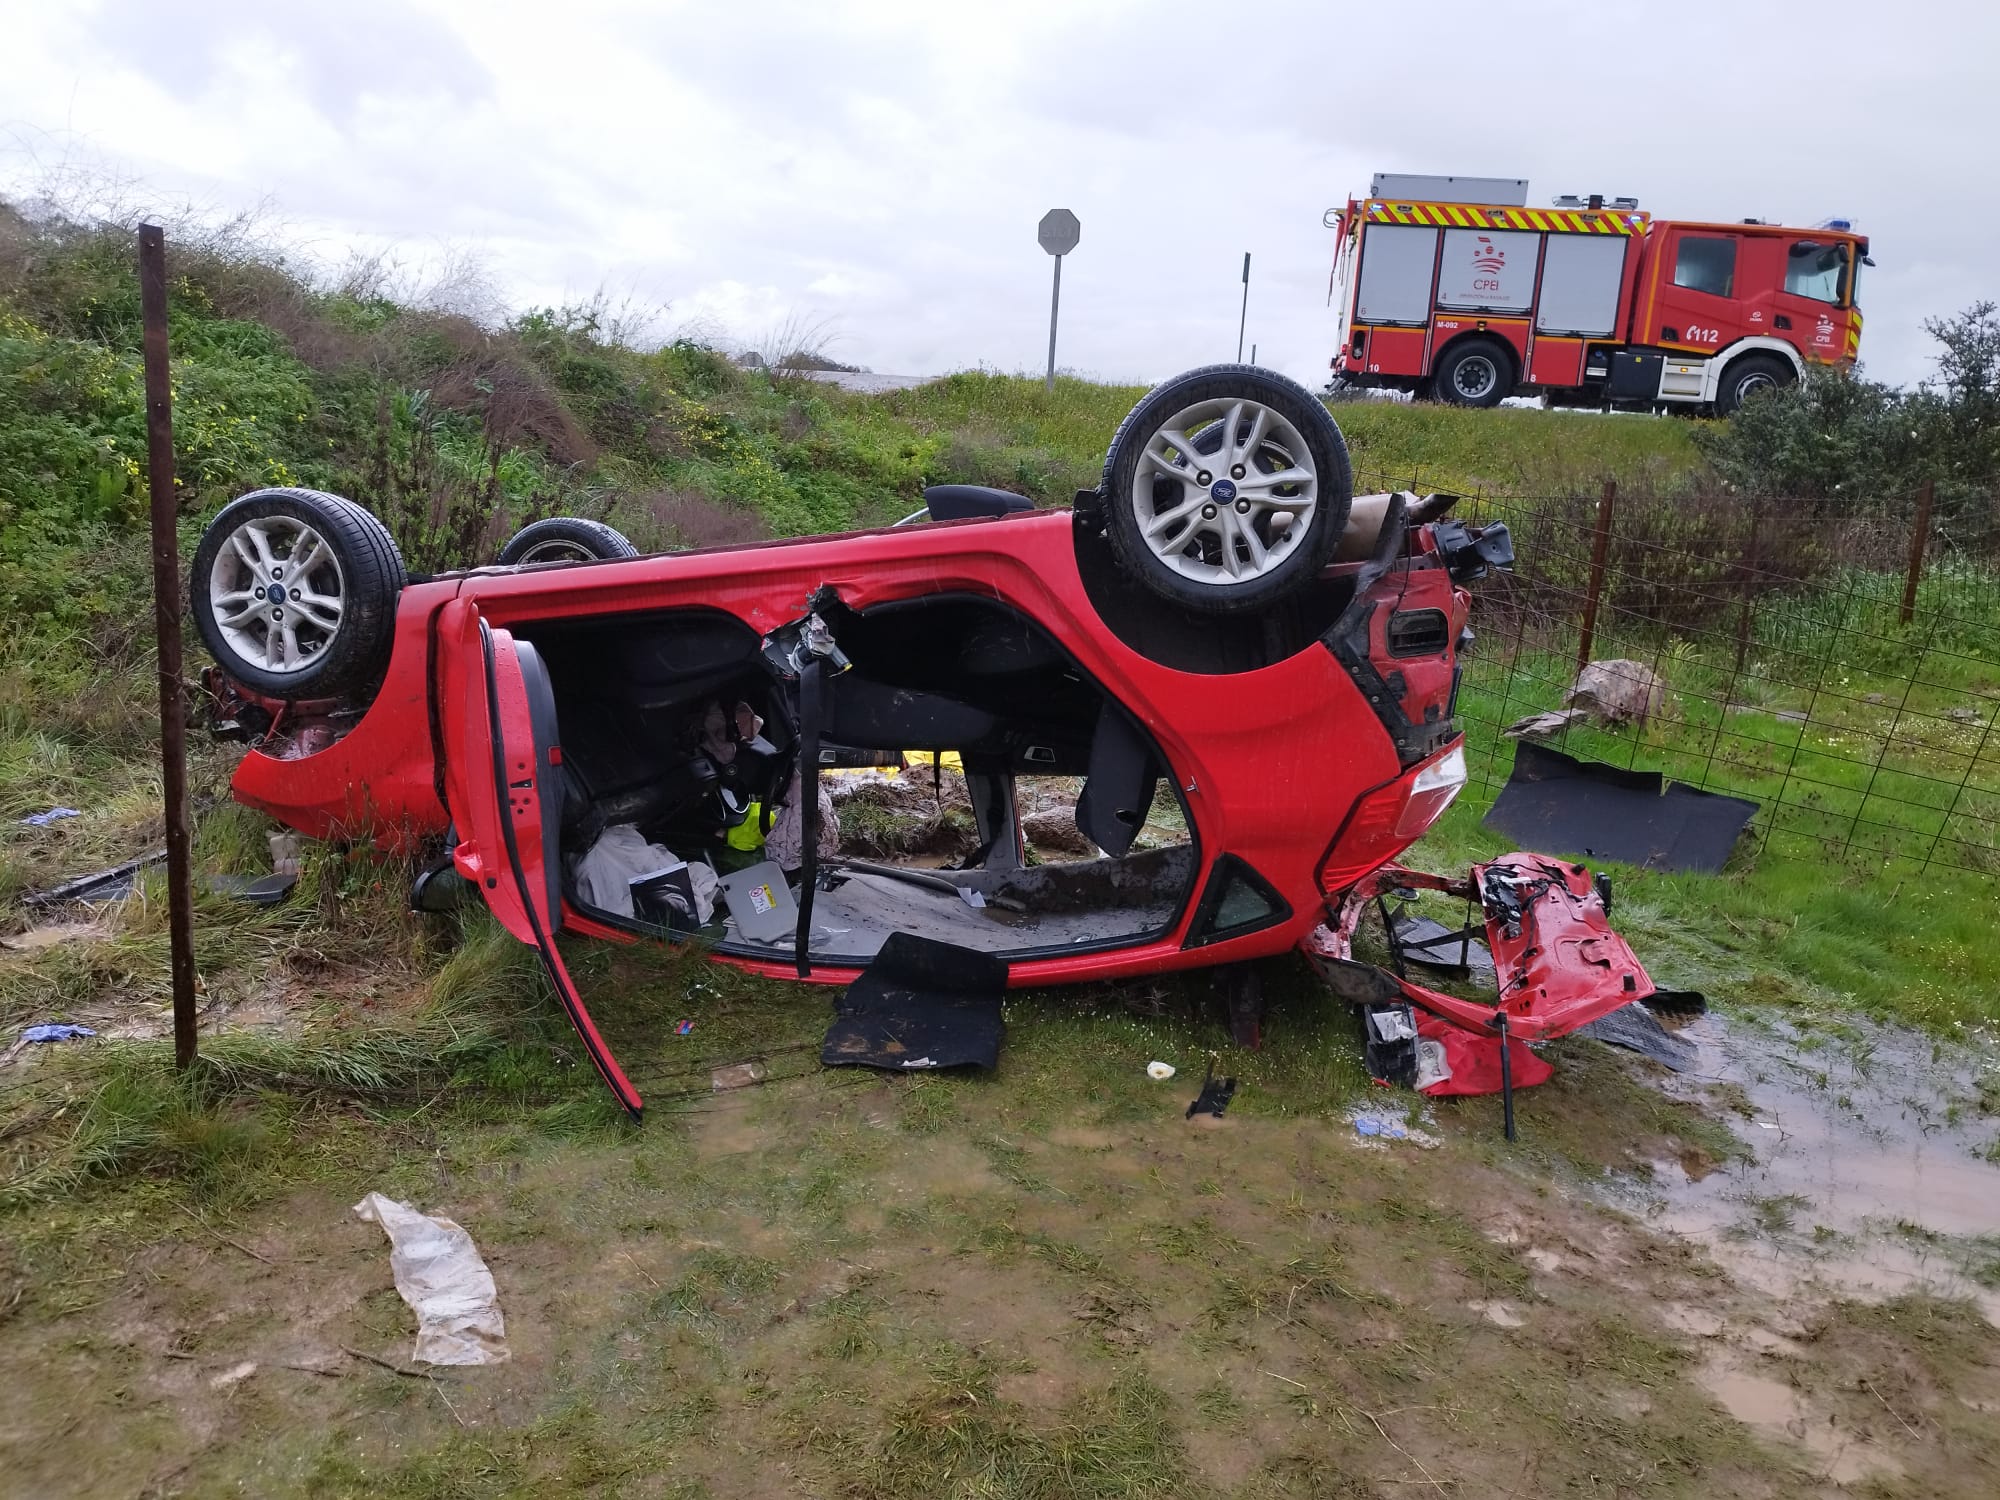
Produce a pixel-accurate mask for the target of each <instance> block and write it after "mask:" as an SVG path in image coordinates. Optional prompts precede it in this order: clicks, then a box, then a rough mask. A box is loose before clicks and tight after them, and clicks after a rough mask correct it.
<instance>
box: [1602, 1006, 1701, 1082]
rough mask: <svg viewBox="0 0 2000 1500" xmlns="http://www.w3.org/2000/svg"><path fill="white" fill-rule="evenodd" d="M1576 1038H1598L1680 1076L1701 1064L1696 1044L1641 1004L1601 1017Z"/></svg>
mask: <svg viewBox="0 0 2000 1500" xmlns="http://www.w3.org/2000/svg"><path fill="white" fill-rule="evenodd" d="M1576 1034H1577V1035H1578V1036H1587V1037H1595V1038H1596V1039H1597V1040H1598V1041H1600V1042H1608V1043H1610V1044H1611V1045H1612V1046H1614V1047H1628V1048H1630V1049H1631V1050H1632V1051H1634V1052H1637V1053H1639V1054H1641V1055H1642V1056H1645V1057H1650V1058H1652V1060H1653V1061H1654V1062H1656V1063H1661V1064H1663V1065H1665V1066H1666V1067H1669V1068H1672V1069H1673V1070H1674V1071H1675V1072H1676V1073H1692V1072H1693V1071H1694V1070H1695V1067H1696V1065H1697V1064H1698V1063H1699V1061H1700V1054H1699V1053H1698V1052H1697V1051H1696V1050H1695V1045H1694V1043H1693V1042H1691V1041H1689V1040H1688V1039H1687V1038H1686V1037H1683V1036H1675V1035H1674V1034H1673V1033H1672V1032H1671V1031H1669V1030H1667V1029H1666V1027H1664V1026H1662V1025H1661V1024H1660V1021H1659V1018H1658V1017H1657V1016H1655V1015H1654V1014H1653V1012H1652V1011H1651V1010H1650V1009H1648V1008H1647V1007H1646V1006H1644V1005H1642V1004H1639V1003H1638V1002H1637V1001H1634V1002H1633V1003H1632V1004H1630V1005H1621V1006H1619V1007H1618V1009H1616V1010H1614V1011H1612V1012H1611V1013H1610V1014H1609V1015H1604V1016H1599V1017H1598V1018H1597V1019H1596V1020H1595V1021H1592V1022H1590V1023H1588V1024H1587V1025H1583V1026H1579V1027H1577V1028H1576Z"/></svg>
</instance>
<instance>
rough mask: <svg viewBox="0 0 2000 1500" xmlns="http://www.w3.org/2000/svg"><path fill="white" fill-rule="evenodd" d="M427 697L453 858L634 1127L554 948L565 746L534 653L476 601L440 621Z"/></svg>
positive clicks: (624, 1085) (626, 1095) (456, 606)
mask: <svg viewBox="0 0 2000 1500" xmlns="http://www.w3.org/2000/svg"><path fill="white" fill-rule="evenodd" d="M436 662H437V671H436V675H435V676H434V678H433V679H432V683H431V692H432V695H433V702H434V704H435V705H436V709H437V714H438V727H439V730H440V738H441V740H442V742H443V747H444V790H445V802H446V804H447V806H448V807H449V809H450V811H451V818H452V826H453V827H454V828H455V829H456V830H457V837H458V844H457V846H456V847H455V848H454V849H453V850H452V860H453V863H454V864H455V865H456V866H457V868H458V872H459V874H461V875H463V876H464V877H465V878H466V879H467V880H469V881H471V882H472V883H473V885H475V886H476V887H478V889H479V894H480V895H481V896H482V897H484V898H485V900H486V904H487V906H489V907H490V908H492V911H493V915H494V916H495V917H497V918H498V919H499V921H500V925H501V926H502V927H505V928H506V929H507V931H508V932H510V933H512V934H513V935H514V936H515V937H517V938H519V939H520V940H521V941H522V942H524V943H526V944H528V945H529V946H530V947H532V948H534V949H535V950H536V951H537V952H538V953H539V954H540V955H541V960H542V966H543V967H544V968H545V969H546V970H547V972H548V976H549V982H550V984H551V985H553V986H554V987H555V992H556V998H557V1000H558V1001H559V1002H560V1003H561V1005H562V1007H563V1010H564V1011H565V1012H566V1013H567V1014H568V1016H569V1019H570V1024H571V1025H573V1026H574V1027H575V1028H576V1032H577V1035H578V1036H579V1037H581V1038H582V1040H583V1045H584V1050H585V1051H586V1052H588V1053H589V1054H590V1060H591V1063H592V1065H593V1066H595V1067H596V1069H597V1071H598V1074H599V1075H600V1076H601V1077H602V1078H603V1079H604V1082H605V1084H606V1085H607V1086H608V1087H609V1088H610V1090H611V1092H612V1093H613V1094H615V1095H616V1096H617V1098H618V1102H619V1103H620V1104H622V1105H623V1106H624V1107H625V1109H626V1110H627V1111H628V1112H630V1113H631V1115H632V1116H633V1117H634V1118H635V1119H636V1118H637V1117H638V1116H639V1114H640V1111H641V1110H642V1108H643V1107H644V1106H643V1101H642V1100H641V1099H640V1097H639V1094H638V1091H637V1090H636V1089H634V1088H633V1087H632V1085H631V1083H630V1082H629V1081H628V1080H627V1079H626V1077H625V1074H624V1072H623V1070H622V1069H620V1068H619V1066H618V1062H617V1059H615V1058H614V1057H612V1055H611V1049H610V1048H609V1047H607V1046H606V1045H605V1043H604V1038H603V1037H602V1036H600V1035H599V1034H598V1031H597V1027H596V1025H595V1023H594V1022H592V1020H591V1019H590V1012H589V1011H588V1010H586V1009H585V1008H584V1004H583V1000H582V998H581V997H580V996H579V995H578V994H577V991H576V985H575V983H574V981H572V980H571V978H570V976H569V970H568V969H566V968H565V967H564V966H563V961H562V954H561V953H560V952H559V951H558V950H557V948H556V941H555V937H556V932H557V931H558V929H559V928H560V927H561V926H562V859H561V848H560V844H559V838H560V830H561V812H562V797H563V793H562V776H561V771H560V766H561V764H562V748H561V745H560V743H559V741H558V739H557V734H556V712H555V696H554V694H553V693H552V692H551V691H550V689H549V679H548V673H547V672H546V670H545V669H544V668H543V666H542V663H541V658H540V657H539V656H537V655H536V653H535V648H534V647H533V646H532V645H530V644H529V643H528V642H526V641H518V640H516V639H515V638H514V637H513V635H512V634H511V633H509V632H508V631H505V630H502V629H499V628H497V627H496V626H494V625H493V624H491V623H490V622H489V621H487V620H486V619H485V618H483V617H482V616H481V615H480V613H479V609H478V606H477V605H476V603H474V602H473V601H472V600H469V599H454V600H453V601H452V602H451V603H449V604H447V605H446V606H445V607H444V609H443V610H442V611H440V613H439V617H438V650H437V656H436Z"/></svg>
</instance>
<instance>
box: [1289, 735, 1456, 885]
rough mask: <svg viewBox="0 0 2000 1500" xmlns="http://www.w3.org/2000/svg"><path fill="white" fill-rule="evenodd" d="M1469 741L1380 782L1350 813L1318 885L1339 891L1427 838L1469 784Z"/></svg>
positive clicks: (1321, 870) (1330, 850)
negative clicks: (1434, 824)
mask: <svg viewBox="0 0 2000 1500" xmlns="http://www.w3.org/2000/svg"><path fill="white" fill-rule="evenodd" d="M1465 781H1466V771H1465V744H1464V742H1463V741H1462V740H1461V741H1459V742H1457V743H1455V744H1453V745H1452V746H1451V748H1450V749H1448V750H1441V751H1439V752H1438V753H1437V754H1436V755H1434V756H1432V757H1431V758H1430V759H1429V760H1427V761H1424V762H1423V763H1422V764H1420V765H1418V766H1417V767H1416V769H1415V770H1413V771H1411V772H1409V773H1408V774H1407V775H1404V776H1400V777H1398V778H1397V779H1396V780H1394V781H1392V782H1390V783H1389V784H1388V785H1386V786H1380V787H1377V788H1376V789H1375V790H1374V791H1372V792H1370V793H1369V794H1368V795H1367V796H1365V797H1363V798H1362V799H1361V800H1360V801H1359V802H1357V803H1355V804H1354V811H1353V812H1352V813H1350V814H1349V815H1348V818H1347V823H1346V826H1345V827H1343V828H1342V829H1341V830H1340V837H1339V838H1337V839H1335V840H1334V841H1333V847H1332V848H1331V849H1329V850H1327V854H1326V860H1325V862H1324V863H1322V864H1321V865H1320V870H1319V888H1320V890H1322V891H1323V892H1325V893H1326V894H1327V895H1329V896H1334V895H1338V894H1339V893H1340V892H1342V891H1344V890H1346V889H1347V888H1348V887H1349V886H1351V885H1353V884H1354V882H1355V881H1357V880H1359V879H1360V878H1361V877H1362V876H1363V875H1366V874H1367V873H1368V872H1369V871H1370V870H1372V869H1374V868H1375V867H1376V866H1377V865H1380V864H1381V863H1382V862H1383V861H1384V860H1388V859H1393V858H1395V857H1396V855H1398V854H1400V853H1402V851H1403V850H1404V849H1406V848H1408V847H1409V845H1411V844H1412V843H1414V842H1416V840H1418V839H1419V838H1421V837H1423V835H1424V832H1425V830H1427V829H1428V828H1429V827H1430V826H1431V824H1433V823H1435V822H1436V821H1437V820H1438V819H1439V818H1441V817H1443V816H1444V810H1445V809H1446V808H1448V807H1450V806H1451V803H1452V799H1453V798H1454V797H1456V796H1457V795H1458V794H1459V793H1460V792H1461V791H1463V790H1464V789H1465Z"/></svg>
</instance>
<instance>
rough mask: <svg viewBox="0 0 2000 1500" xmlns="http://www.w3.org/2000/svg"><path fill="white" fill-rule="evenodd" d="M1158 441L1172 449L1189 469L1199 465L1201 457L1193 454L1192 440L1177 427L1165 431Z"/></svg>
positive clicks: (1195, 453)
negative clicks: (1184, 460) (1185, 462)
mask: <svg viewBox="0 0 2000 1500" xmlns="http://www.w3.org/2000/svg"><path fill="white" fill-rule="evenodd" d="M1159 441H1161V442H1163V443H1166V444H1168V445H1169V446H1170V447H1172V448H1174V449H1175V450H1176V451H1177V452H1178V453H1179V454H1180V456H1181V457H1182V458H1184V459H1186V460H1187V461H1188V466H1189V467H1190V468H1194V467H1196V466H1198V465H1199V464H1200V463H1201V455H1200V454H1199V453H1197V452H1195V448H1194V439H1193V438H1191V437H1189V436H1188V435H1187V434H1186V433H1185V432H1182V431H1181V430H1180V429H1179V428H1178V427H1169V428H1167V429H1165V430H1164V431H1163V432H1161V434H1160V436H1159Z"/></svg>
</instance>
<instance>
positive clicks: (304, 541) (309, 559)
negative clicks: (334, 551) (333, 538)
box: [286, 531, 326, 578]
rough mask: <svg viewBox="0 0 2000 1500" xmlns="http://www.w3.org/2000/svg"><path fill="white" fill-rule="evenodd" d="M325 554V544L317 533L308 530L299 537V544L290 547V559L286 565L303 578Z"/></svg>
mask: <svg viewBox="0 0 2000 1500" xmlns="http://www.w3.org/2000/svg"><path fill="white" fill-rule="evenodd" d="M325 556H326V544H325V543H324V542H322V541H321V540H320V539H319V533H318V532H316V531H308V532H307V533H306V534H305V535H304V536H302V537H300V538H299V544H298V545H297V546H296V547H294V548H293V549H292V555H291V559H290V561H289V562H287V564H286V566H287V567H289V568H290V569H291V570H292V572H293V573H294V574H296V575H297V576H299V577H301V578H303V577H304V576H305V575H306V574H308V573H310V572H311V571H312V570H313V569H314V568H316V567H318V566H319V565H320V562H321V560H322V559H323V558H324V557H325Z"/></svg>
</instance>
